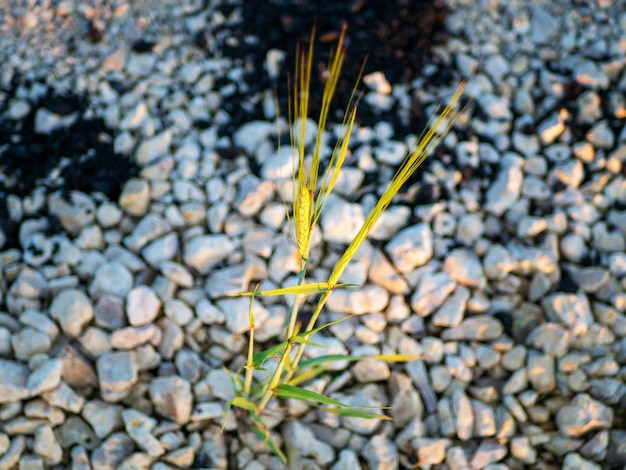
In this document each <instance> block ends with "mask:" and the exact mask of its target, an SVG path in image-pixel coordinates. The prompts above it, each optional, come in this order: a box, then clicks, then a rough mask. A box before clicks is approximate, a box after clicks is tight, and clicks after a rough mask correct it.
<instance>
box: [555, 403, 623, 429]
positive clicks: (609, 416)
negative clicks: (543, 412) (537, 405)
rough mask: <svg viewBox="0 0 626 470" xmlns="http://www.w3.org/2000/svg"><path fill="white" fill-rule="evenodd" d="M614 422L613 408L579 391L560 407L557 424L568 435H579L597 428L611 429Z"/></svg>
mask: <svg viewBox="0 0 626 470" xmlns="http://www.w3.org/2000/svg"><path fill="white" fill-rule="evenodd" d="M612 423H613V410H612V409H611V408H609V407H607V406H606V405H604V404H603V403H601V402H599V401H597V400H594V399H593V398H591V397H590V396H589V395H587V394H586V393H579V394H578V395H576V396H575V397H574V399H573V400H572V401H571V405H565V406H563V407H562V408H561V409H559V411H558V413H557V415H556V425H557V427H558V429H559V431H560V432H561V433H563V434H564V435H566V436H571V437H578V436H580V435H582V434H585V433H586V432H588V431H592V430H595V429H610V428H611V425H612Z"/></svg>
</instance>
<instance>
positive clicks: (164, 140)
mask: <svg viewBox="0 0 626 470" xmlns="http://www.w3.org/2000/svg"><path fill="white" fill-rule="evenodd" d="M172 135H173V134H172V131H171V130H169V129H168V130H166V131H164V132H161V133H160V134H157V135H155V136H154V137H150V138H149V139H145V140H144V141H143V142H142V143H141V144H139V147H138V148H137V151H136V154H135V158H136V160H137V163H139V164H140V165H145V164H147V163H151V162H153V161H154V160H156V159H157V158H159V157H161V156H163V155H165V154H166V153H167V152H168V151H169V148H170V144H171V142H172Z"/></svg>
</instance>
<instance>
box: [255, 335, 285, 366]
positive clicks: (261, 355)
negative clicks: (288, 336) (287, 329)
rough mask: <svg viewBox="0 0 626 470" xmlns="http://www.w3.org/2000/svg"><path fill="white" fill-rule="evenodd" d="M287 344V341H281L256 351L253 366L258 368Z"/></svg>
mask: <svg viewBox="0 0 626 470" xmlns="http://www.w3.org/2000/svg"><path fill="white" fill-rule="evenodd" d="M288 344H289V342H287V341H283V342H282V343H280V344H277V345H276V346H273V347H271V348H269V349H266V350H265V351H259V352H258V353H256V354H255V355H254V367H255V368H259V367H260V366H262V365H263V363H264V362H265V361H267V360H268V359H269V358H270V357H272V356H275V355H277V354H278V353H280V352H281V351H282V350H283V349H285V348H286V347H287V345H288Z"/></svg>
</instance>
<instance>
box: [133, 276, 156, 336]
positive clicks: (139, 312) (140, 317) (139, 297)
mask: <svg viewBox="0 0 626 470" xmlns="http://www.w3.org/2000/svg"><path fill="white" fill-rule="evenodd" d="M160 310H161V301H160V300H159V298H158V297H157V295H156V294H155V293H154V291H153V290H152V289H151V288H150V287H149V286H145V285H141V286H137V287H134V288H132V289H131V290H130V291H129V292H128V295H127V296H126V315H127V316H128V322H129V323H130V324H131V325H132V326H141V325H148V324H150V323H152V321H154V319H155V318H156V317H157V316H158V315H159V311H160Z"/></svg>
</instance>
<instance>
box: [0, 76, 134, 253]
mask: <svg viewBox="0 0 626 470" xmlns="http://www.w3.org/2000/svg"><path fill="white" fill-rule="evenodd" d="M31 85H32V84H31V83H22V82H20V80H19V79H15V80H13V82H12V84H11V87H10V89H7V90H3V91H4V92H5V93H7V96H8V98H9V99H11V98H12V97H14V95H15V91H16V90H17V89H18V88H19V87H20V86H21V87H24V88H30V86H31ZM87 107H88V99H87V97H85V96H76V95H59V94H57V93H55V92H53V91H51V90H49V91H48V92H47V93H46V94H45V95H44V96H42V97H41V98H40V99H39V100H37V102H35V103H31V111H30V113H29V114H28V115H27V116H26V117H24V118H23V119H20V120H11V119H7V118H0V142H2V143H3V144H4V145H2V147H0V228H1V229H2V230H3V232H4V233H5V235H6V236H7V242H6V244H5V246H4V247H1V249H8V248H19V241H18V232H17V230H18V227H19V224H17V223H15V222H14V221H10V220H9V213H8V210H7V205H6V200H7V196H9V195H11V194H12V195H16V196H18V197H20V198H23V197H24V196H28V195H29V194H31V193H32V191H33V190H34V189H35V188H45V191H46V194H48V193H50V192H51V191H55V190H62V191H65V192H69V191H73V190H77V191H82V192H84V193H94V192H99V193H102V194H104V195H105V196H107V197H108V198H109V199H110V200H117V199H118V197H119V194H120V191H121V188H122V186H123V184H124V183H125V182H126V180H127V179H129V178H131V177H133V176H136V175H137V174H138V173H139V168H138V167H137V166H136V165H135V164H134V163H133V162H132V161H130V160H129V159H128V158H126V157H124V156H121V155H117V154H115V153H114V151H113V139H114V131H113V130H111V129H108V128H107V127H106V125H105V123H104V121H103V120H102V119H99V118H98V119H87V118H85V117H84V116H83V113H84V111H85V110H86V109H87ZM41 108H44V109H47V110H48V111H50V112H52V113H55V114H58V115H60V116H68V115H71V114H72V113H77V114H78V118H77V119H76V120H75V121H74V122H73V124H71V125H70V126H68V127H64V128H59V129H56V130H54V131H52V132H50V133H46V134H40V133H37V132H35V116H36V114H37V110H39V109H41ZM38 215H39V216H43V217H48V214H47V213H45V208H44V209H43V211H42V213H40V214H38Z"/></svg>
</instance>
